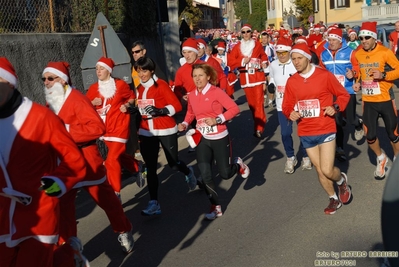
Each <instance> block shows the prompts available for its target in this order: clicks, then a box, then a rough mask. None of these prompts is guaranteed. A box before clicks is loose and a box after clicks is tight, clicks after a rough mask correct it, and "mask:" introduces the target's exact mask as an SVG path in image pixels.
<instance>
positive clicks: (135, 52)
mask: <svg viewBox="0 0 399 267" xmlns="http://www.w3.org/2000/svg"><path fill="white" fill-rule="evenodd" d="M141 51H143V50H142V49H140V50H136V51H133V50H132V53H133V54H138V53H140V52H141Z"/></svg>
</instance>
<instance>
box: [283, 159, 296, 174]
mask: <svg viewBox="0 0 399 267" xmlns="http://www.w3.org/2000/svg"><path fill="white" fill-rule="evenodd" d="M297 164H298V160H297V159H296V157H291V158H287V162H286V163H285V167H284V172H285V173H288V174H292V173H294V170H295V166H296V165H297Z"/></svg>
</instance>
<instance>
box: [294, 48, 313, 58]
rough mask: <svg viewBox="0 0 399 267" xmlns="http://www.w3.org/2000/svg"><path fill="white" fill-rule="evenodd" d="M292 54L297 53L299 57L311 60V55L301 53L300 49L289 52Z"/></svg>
mask: <svg viewBox="0 0 399 267" xmlns="http://www.w3.org/2000/svg"><path fill="white" fill-rule="evenodd" d="M292 53H299V54H301V55H303V56H304V57H306V58H307V59H309V60H311V59H312V55H311V54H308V53H306V52H305V51H303V50H302V49H298V48H294V49H292V50H291V54H292Z"/></svg>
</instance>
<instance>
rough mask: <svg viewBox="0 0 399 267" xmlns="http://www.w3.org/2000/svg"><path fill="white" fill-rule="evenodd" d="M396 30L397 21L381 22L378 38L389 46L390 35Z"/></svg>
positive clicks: (378, 28)
mask: <svg viewBox="0 0 399 267" xmlns="http://www.w3.org/2000/svg"><path fill="white" fill-rule="evenodd" d="M394 30H395V23H387V24H379V25H377V39H378V40H380V41H381V43H382V44H383V45H384V46H385V47H388V48H389V39H388V37H389V35H390V34H391V32H393V31H394Z"/></svg>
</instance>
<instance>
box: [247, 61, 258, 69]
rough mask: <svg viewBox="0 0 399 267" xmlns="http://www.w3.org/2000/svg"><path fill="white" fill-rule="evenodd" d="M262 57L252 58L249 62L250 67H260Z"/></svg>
mask: <svg viewBox="0 0 399 267" xmlns="http://www.w3.org/2000/svg"><path fill="white" fill-rule="evenodd" d="M260 65H261V64H260V59H259V58H251V59H250V60H249V62H248V68H250V69H260V68H261V66H260Z"/></svg>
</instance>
